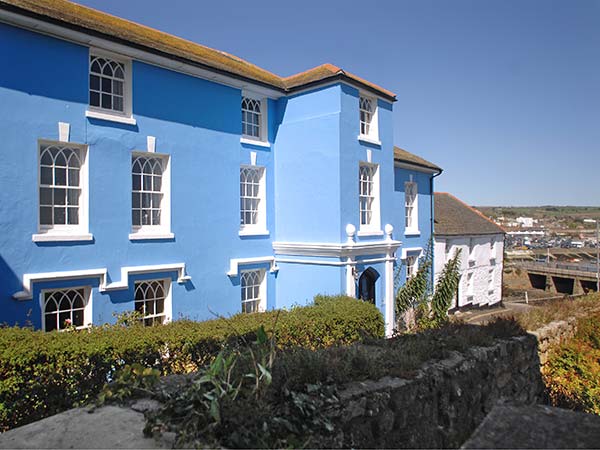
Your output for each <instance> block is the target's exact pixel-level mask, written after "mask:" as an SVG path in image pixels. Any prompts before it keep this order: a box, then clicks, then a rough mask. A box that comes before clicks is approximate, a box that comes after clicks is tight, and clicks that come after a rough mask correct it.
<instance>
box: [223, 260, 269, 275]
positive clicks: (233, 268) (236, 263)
mask: <svg viewBox="0 0 600 450" xmlns="http://www.w3.org/2000/svg"><path fill="white" fill-rule="evenodd" d="M249 264H269V272H271V273H275V272H277V271H278V270H279V268H278V267H277V266H276V265H275V257H273V256H258V257H254V258H233V259H231V260H230V261H229V272H227V276H228V277H237V276H238V275H239V273H240V270H239V268H240V266H245V265H249Z"/></svg>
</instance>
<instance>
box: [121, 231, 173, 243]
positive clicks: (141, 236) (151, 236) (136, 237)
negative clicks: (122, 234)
mask: <svg viewBox="0 0 600 450" xmlns="http://www.w3.org/2000/svg"><path fill="white" fill-rule="evenodd" d="M174 238H175V234H173V233H161V232H156V233H150V232H145V233H144V232H138V233H130V234H129V240H130V241H144V240H158V239H174Z"/></svg>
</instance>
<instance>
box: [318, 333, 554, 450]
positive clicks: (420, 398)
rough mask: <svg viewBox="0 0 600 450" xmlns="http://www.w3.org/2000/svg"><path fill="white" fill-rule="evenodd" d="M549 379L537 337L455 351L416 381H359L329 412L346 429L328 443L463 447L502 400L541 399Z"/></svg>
mask: <svg viewBox="0 0 600 450" xmlns="http://www.w3.org/2000/svg"><path fill="white" fill-rule="evenodd" d="M543 393H544V385H543V382H542V379H541V375H540V364H539V359H538V353H537V341H536V338H535V337H534V336H532V335H527V336H520V337H515V338H511V339H506V340H499V341H498V342H497V343H496V344H495V345H493V346H491V347H475V348H471V349H469V350H467V351H466V352H465V353H456V352H454V353H452V354H451V356H450V357H449V358H447V359H445V360H442V361H437V362H429V363H426V364H425V365H424V366H423V367H422V368H421V369H420V370H419V371H418V372H417V374H416V376H415V377H414V378H411V379H400V378H389V377H386V378H383V379H381V380H379V381H366V382H359V383H352V384H349V385H347V386H346V387H345V389H344V390H343V391H342V392H341V393H340V395H341V400H342V401H341V402H340V403H339V405H338V406H336V407H335V409H332V410H330V411H329V415H330V416H331V417H332V418H334V421H335V422H336V424H337V426H336V429H339V430H340V431H339V432H338V433H337V434H336V436H335V437H334V438H333V440H332V441H330V442H327V441H323V446H324V447H340V446H342V447H346V448H348V447H354V448H357V447H363V448H365V447H366V448H374V447H379V448H383V447H387V448H419V447H420V448H423V447H429V448H431V447H436V448H440V447H442V448H457V447H459V446H460V445H461V444H462V443H463V442H464V441H465V440H466V439H467V438H468V437H469V436H470V435H471V433H472V432H473V431H474V430H475V429H476V428H477V426H478V425H479V424H480V423H481V422H482V421H483V419H484V418H485V416H486V415H487V414H488V413H489V412H490V411H491V409H492V408H493V406H494V405H495V404H497V403H498V402H499V401H500V402H501V401H511V402H518V403H522V404H535V403H539V402H540V401H541V400H542V398H543Z"/></svg>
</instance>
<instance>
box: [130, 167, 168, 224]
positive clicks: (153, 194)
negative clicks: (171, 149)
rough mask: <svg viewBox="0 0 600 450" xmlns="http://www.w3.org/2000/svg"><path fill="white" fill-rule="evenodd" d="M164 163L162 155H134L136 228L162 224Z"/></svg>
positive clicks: (133, 175) (133, 182)
mask: <svg viewBox="0 0 600 450" xmlns="http://www.w3.org/2000/svg"><path fill="white" fill-rule="evenodd" d="M163 164H164V162H163V158H160V157H155V156H145V155H144V156H142V155H134V156H133V157H132V160H131V165H132V169H131V171H132V187H131V196H132V197H131V205H132V210H131V211H132V215H131V221H132V224H133V228H134V229H136V228H138V229H139V228H141V227H144V226H160V225H161V205H162V200H163V171H164V167H163Z"/></svg>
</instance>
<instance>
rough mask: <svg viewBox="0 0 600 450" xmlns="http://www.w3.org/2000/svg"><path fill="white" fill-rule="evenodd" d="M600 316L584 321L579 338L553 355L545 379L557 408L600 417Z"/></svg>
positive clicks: (580, 323) (578, 327)
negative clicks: (599, 323)
mask: <svg viewBox="0 0 600 450" xmlns="http://www.w3.org/2000/svg"><path fill="white" fill-rule="evenodd" d="M599 319H600V314H598V313H596V314H594V315H592V316H589V317H586V318H582V319H580V320H579V321H578V324H577V333H576V335H575V339H573V340H572V341H570V342H568V343H566V344H563V345H561V346H560V347H558V348H557V349H555V351H554V352H553V354H552V356H551V357H550V359H549V360H548V363H547V364H546V366H545V367H544V380H545V382H546V387H547V389H548V394H549V396H550V400H551V402H552V404H553V405H554V406H558V407H561V408H568V409H574V410H576V411H583V412H587V413H593V414H599V415H600V345H599V344H600V325H598V321H599Z"/></svg>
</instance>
